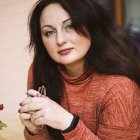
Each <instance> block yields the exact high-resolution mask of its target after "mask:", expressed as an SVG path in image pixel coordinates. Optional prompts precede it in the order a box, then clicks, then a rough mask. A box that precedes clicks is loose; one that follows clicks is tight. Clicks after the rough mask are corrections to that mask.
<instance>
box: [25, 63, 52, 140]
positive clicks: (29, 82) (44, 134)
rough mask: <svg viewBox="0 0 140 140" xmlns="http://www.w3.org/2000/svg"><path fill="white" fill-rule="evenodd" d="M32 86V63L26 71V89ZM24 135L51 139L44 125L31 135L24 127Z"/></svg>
mask: <svg viewBox="0 0 140 140" xmlns="http://www.w3.org/2000/svg"><path fill="white" fill-rule="evenodd" d="M31 88H33V72H32V65H31V66H30V68H29V71H28V80H27V89H28V90H29V89H31ZM24 136H25V139H26V140H51V138H50V136H49V134H48V131H47V127H44V128H43V129H42V130H40V132H39V133H38V134H36V135H31V134H30V133H29V132H28V131H27V129H26V128H25V129H24Z"/></svg>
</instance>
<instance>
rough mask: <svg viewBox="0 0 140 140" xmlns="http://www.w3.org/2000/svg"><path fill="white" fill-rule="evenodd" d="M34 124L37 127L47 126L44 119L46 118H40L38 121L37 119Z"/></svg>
mask: <svg viewBox="0 0 140 140" xmlns="http://www.w3.org/2000/svg"><path fill="white" fill-rule="evenodd" d="M34 124H35V125H45V119H44V117H39V118H38V119H36V120H35V121H34Z"/></svg>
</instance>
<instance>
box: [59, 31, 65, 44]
mask: <svg viewBox="0 0 140 140" xmlns="http://www.w3.org/2000/svg"><path fill="white" fill-rule="evenodd" d="M66 42H67V36H66V34H65V32H64V31H61V32H57V44H58V45H59V46H62V45H63V44H65V43H66Z"/></svg>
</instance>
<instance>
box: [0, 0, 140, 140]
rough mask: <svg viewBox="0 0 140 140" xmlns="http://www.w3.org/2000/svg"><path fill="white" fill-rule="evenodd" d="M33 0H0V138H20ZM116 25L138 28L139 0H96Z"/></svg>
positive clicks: (139, 23) (29, 56) (139, 18)
mask: <svg viewBox="0 0 140 140" xmlns="http://www.w3.org/2000/svg"><path fill="white" fill-rule="evenodd" d="M35 1H37V0H0V104H4V110H3V111H0V120H2V121H3V122H4V123H6V124H7V125H8V127H7V128H3V130H0V140H24V136H23V126H22V124H21V122H20V120H19V117H18V109H19V103H20V101H21V100H22V99H23V98H24V97H26V94H25V92H26V87H27V85H26V82H27V73H28V67H29V65H30V63H31V61H32V55H31V54H30V53H29V51H28V49H27V45H28V42H29V36H28V27H27V19H28V14H29V11H30V9H31V7H32V5H33V3H35ZM98 1H99V2H100V3H101V4H102V5H103V6H104V7H105V9H106V10H107V11H108V12H109V13H110V16H111V17H112V19H113V20H114V22H115V23H116V25H117V26H118V27H120V28H122V27H124V26H125V25H126V24H128V23H131V24H132V29H133V30H134V31H140V14H139V13H140V8H139V6H140V0H98Z"/></svg>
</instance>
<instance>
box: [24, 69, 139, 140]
mask: <svg viewBox="0 0 140 140" xmlns="http://www.w3.org/2000/svg"><path fill="white" fill-rule="evenodd" d="M63 78H64V85H65V92H64V98H63V99H62V101H61V105H62V106H63V107H64V108H65V109H66V110H68V111H69V112H71V113H73V114H77V115H79V116H80V121H79V123H78V125H77V127H76V128H75V129H74V130H72V131H71V132H68V133H65V134H63V136H64V138H65V140H139V139H140V88H139V87H138V86H137V85H136V83H135V82H134V81H132V80H130V79H129V78H127V77H124V76H117V75H111V76H107V75H101V74H94V75H91V76H90V77H88V78H87V79H84V80H82V81H79V80H78V79H79V77H75V78H72V77H69V76H67V75H66V74H63ZM32 80H33V77H32V70H31V69H30V70H29V76H28V89H29V88H32ZM25 138H26V140H51V138H50V137H49V134H48V132H47V128H44V129H42V130H41V131H40V132H39V133H38V134H37V135H34V136H32V135H30V134H29V133H28V131H27V130H26V129H25Z"/></svg>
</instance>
